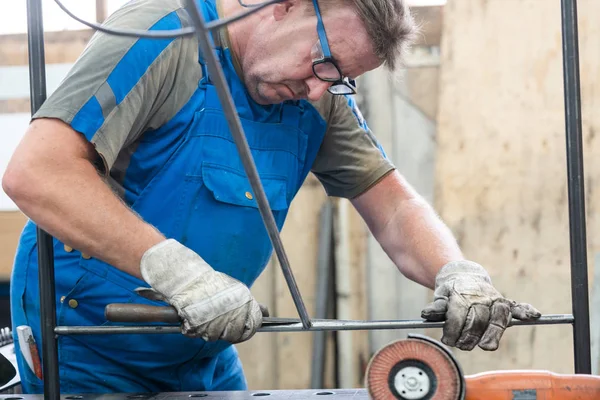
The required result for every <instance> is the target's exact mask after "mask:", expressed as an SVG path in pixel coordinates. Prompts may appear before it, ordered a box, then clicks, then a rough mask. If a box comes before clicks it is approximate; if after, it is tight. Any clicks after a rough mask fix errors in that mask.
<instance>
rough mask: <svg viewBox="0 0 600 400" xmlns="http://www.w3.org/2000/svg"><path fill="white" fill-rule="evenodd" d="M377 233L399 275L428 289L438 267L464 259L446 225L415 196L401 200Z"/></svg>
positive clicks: (431, 285)
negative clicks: (399, 272) (398, 270)
mask: <svg viewBox="0 0 600 400" xmlns="http://www.w3.org/2000/svg"><path fill="white" fill-rule="evenodd" d="M377 236H379V237H378V238H377V239H378V240H379V242H380V243H381V246H382V248H383V249H384V251H385V252H386V253H387V254H388V256H389V257H390V258H391V259H392V261H394V263H395V264H396V265H397V266H398V268H399V269H400V271H401V272H402V274H403V275H405V276H406V277H407V278H409V279H411V280H413V281H415V282H418V283H420V284H422V285H424V286H427V287H428V288H430V289H433V288H434V285H435V276H436V274H437V273H438V271H439V270H440V268H441V267H443V266H444V265H445V264H446V263H448V262H450V261H453V260H461V259H463V255H462V252H461V250H460V248H459V247H458V245H457V243H456V240H455V238H454V236H453V235H452V233H451V232H450V230H449V229H448V227H447V226H446V225H445V224H444V223H443V222H442V221H441V220H440V219H439V218H438V216H437V215H436V213H435V212H434V211H433V209H432V208H431V207H430V206H429V205H428V204H427V203H426V202H425V201H423V200H422V199H420V198H418V197H417V198H412V199H406V200H402V201H401V202H400V203H399V205H398V207H397V208H396V211H395V212H394V213H393V214H392V215H391V217H390V220H389V221H388V223H387V224H386V228H385V229H384V230H383V231H381V232H379V233H378V235H377Z"/></svg>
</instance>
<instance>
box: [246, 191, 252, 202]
mask: <svg viewBox="0 0 600 400" xmlns="http://www.w3.org/2000/svg"><path fill="white" fill-rule="evenodd" d="M246 198H247V199H248V200H252V199H253V197H252V193H250V192H246Z"/></svg>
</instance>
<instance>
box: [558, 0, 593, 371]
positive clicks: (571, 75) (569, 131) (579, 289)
mask: <svg viewBox="0 0 600 400" xmlns="http://www.w3.org/2000/svg"><path fill="white" fill-rule="evenodd" d="M561 11H562V12H561V17H562V18H561V20H562V48H563V49H562V50H563V77H564V82H563V83H564V98H565V125H566V141H567V181H568V195H569V236H570V243H571V298H572V308H573V317H574V318H575V323H574V324H573V348H574V353H575V354H574V357H575V373H581V374H590V373H591V371H592V367H591V363H592V361H591V351H590V313H589V298H588V297H589V296H588V271H587V249H586V224H585V190H584V174H583V150H582V148H583V144H582V138H581V99H580V83H579V45H578V33H577V1H576V0H562V1H561Z"/></svg>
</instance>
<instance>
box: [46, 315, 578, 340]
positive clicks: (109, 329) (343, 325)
mask: <svg viewBox="0 0 600 400" xmlns="http://www.w3.org/2000/svg"><path fill="white" fill-rule="evenodd" d="M572 323H573V316H572V315H570V314H548V315H543V316H542V317H540V318H539V319H537V320H533V321H519V320H512V321H511V322H510V324H509V326H517V325H554V324H572ZM443 326H444V322H426V321H422V320H381V321H353V320H346V321H343V320H336V319H313V320H312V325H311V326H310V328H308V329H305V328H304V327H303V326H302V323H301V321H300V320H297V322H284V323H282V324H274V323H270V324H268V325H266V326H263V327H261V328H259V329H258V332H305V331H307V332H316V331H349V330H375V329H429V328H442V327H443ZM54 332H55V333H56V334H57V335H106V334H142V333H143V334H164V333H181V328H180V326H179V325H162V326H58V327H56V329H55V330H54Z"/></svg>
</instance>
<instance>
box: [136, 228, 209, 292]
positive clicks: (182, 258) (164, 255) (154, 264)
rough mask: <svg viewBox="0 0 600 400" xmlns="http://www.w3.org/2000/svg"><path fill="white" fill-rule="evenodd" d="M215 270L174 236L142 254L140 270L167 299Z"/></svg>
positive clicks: (149, 282)
mask: <svg viewBox="0 0 600 400" xmlns="http://www.w3.org/2000/svg"><path fill="white" fill-rule="evenodd" d="M213 271H214V270H213V269H212V268H211V267H210V266H209V265H208V264H207V263H206V261H204V260H203V259H202V257H200V256H199V255H198V254H196V253H195V252H193V251H192V250H190V249H189V248H187V247H185V246H184V245H182V244H181V243H179V242H178V241H177V240H175V239H166V240H163V241H162V242H160V243H158V244H156V245H154V246H152V247H151V248H149V249H148V250H146V252H145V253H144V255H143V256H142V260H141V262H140V272H141V274H142V278H144V280H145V281H146V282H147V283H148V284H149V285H150V286H152V288H154V289H155V290H157V291H158V292H160V293H161V294H163V295H164V296H166V297H167V298H170V297H171V296H173V295H174V294H175V293H178V292H179V291H180V290H181V288H182V286H183V285H186V284H188V283H189V282H190V281H193V280H194V278H195V277H199V276H201V275H204V274H206V273H208V272H213Z"/></svg>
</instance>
